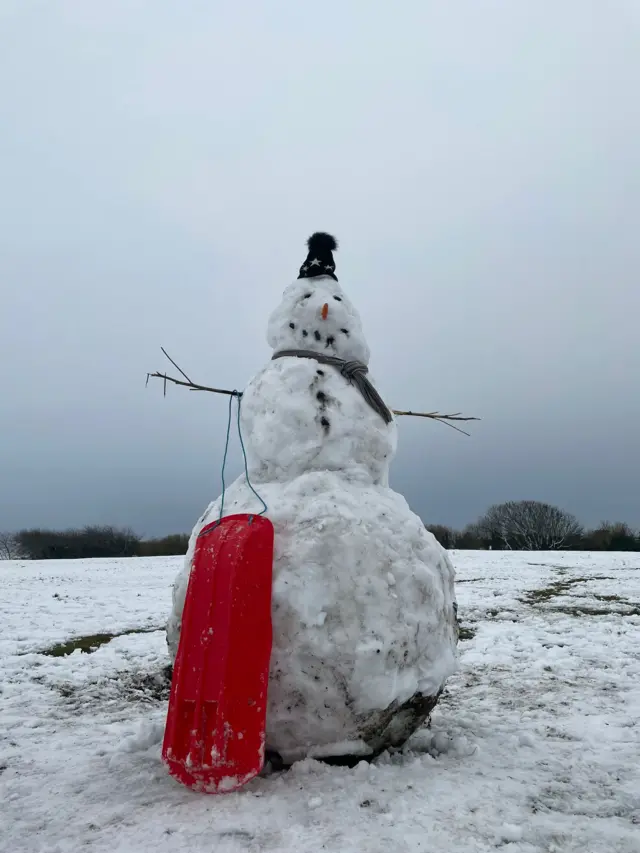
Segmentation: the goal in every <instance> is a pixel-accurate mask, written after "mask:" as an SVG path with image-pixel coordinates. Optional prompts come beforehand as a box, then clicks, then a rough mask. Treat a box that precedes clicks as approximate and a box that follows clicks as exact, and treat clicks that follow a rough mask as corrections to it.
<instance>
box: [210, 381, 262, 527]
mask: <svg viewBox="0 0 640 853" xmlns="http://www.w3.org/2000/svg"><path fill="white" fill-rule="evenodd" d="M234 398H235V399H236V400H237V401H238V417H237V425H238V438H239V439H240V447H241V448H242V458H243V460H244V475H245V478H246V480H247V486H249V488H250V489H251V491H252V492H253V494H254V495H255V496H256V497H257V498H258V500H259V501H260V503H261V504H262V506H263V509H262V511H261V512H259V513H258V515H264V513H265V512H266V511H267V505H266V503H265V502H264V500H263V499H262V498H261V497H260V495H259V494H258V493H257V492H256V490H255V489H254V488H253V485H252V483H251V480H250V479H249V465H248V463H247V451H246V450H245V447H244V440H243V438H242V427H241V426H240V403H241V400H242V392H241V391H232V392H231V393H230V394H229V417H228V418H227V437H226V439H225V442H224V455H223V457H222V471H221V477H222V497H221V498H220V517H219V518H218V522H220V521H222V516H223V514H224V499H225V495H226V493H227V484H226V482H225V478H224V475H225V468H226V466H227V456H228V454H229V439H230V438H231V409H232V406H233V400H234ZM252 518H253V516H252V515H250V516H249V524H251V519H252Z"/></svg>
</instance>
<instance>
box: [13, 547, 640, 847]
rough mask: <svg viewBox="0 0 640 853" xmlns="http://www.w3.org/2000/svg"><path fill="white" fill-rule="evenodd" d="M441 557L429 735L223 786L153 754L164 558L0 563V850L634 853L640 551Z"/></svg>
mask: <svg viewBox="0 0 640 853" xmlns="http://www.w3.org/2000/svg"><path fill="white" fill-rule="evenodd" d="M452 556H453V560H454V563H455V565H456V569H457V572H458V586H457V591H458V601H459V608H460V619H461V623H462V626H463V637H464V638H465V639H463V640H462V641H461V644H460V650H461V668H460V672H459V673H458V674H457V675H456V676H455V677H453V678H452V679H451V680H450V682H449V684H448V687H447V690H446V693H445V695H444V697H443V699H442V701H441V703H440V705H439V706H438V709H437V711H436V713H435V714H434V718H433V723H432V728H431V730H424V731H422V732H419V733H418V734H417V735H416V736H415V737H414V739H413V742H412V743H411V744H410V746H409V747H408V748H407V749H406V750H405V751H404V753H403V754H396V755H384V756H382V758H381V759H379V760H378V761H377V762H375V764H372V765H368V764H365V763H363V764H361V765H359V766H358V767H356V768H355V769H353V770H350V769H346V768H334V767H328V766H325V765H322V764H320V763H317V762H314V761H305V762H301V763H299V764H297V765H294V767H293V768H292V769H291V770H290V771H289V772H286V773H283V774H274V775H271V776H269V777H267V778H260V779H256V780H254V781H253V782H252V783H250V784H249V785H248V786H247V787H246V788H245V789H244V790H243V791H242V792H240V793H237V794H230V795H227V796H222V797H211V796H206V795H196V794H193V793H192V792H190V791H188V790H186V789H183V788H181V787H180V786H179V785H178V784H177V783H175V782H174V781H172V779H171V778H170V777H169V776H168V775H167V773H166V772H165V770H164V768H163V766H162V764H161V763H160V743H161V737H162V731H163V723H164V715H165V711H166V683H165V681H164V680H163V668H164V667H165V666H166V664H167V662H168V658H167V654H166V648H165V641H164V633H163V630H162V626H163V624H164V621H165V619H166V616H167V614H168V611H169V608H170V602H171V589H170V587H171V583H172V581H173V578H174V576H175V574H176V572H177V570H178V567H179V565H180V563H181V558H161V559H152V558H149V559H129V560H125V559H123V560H89V561H73V562H47V563H19V562H14V563H0V588H1V589H2V595H1V597H0V667H1V671H0V850H2V851H7V853H8V852H9V851H11V853H21V851H25V852H26V851H28V853H39V851H42V852H43V853H44V851H46V853H63V851H64V853H66V851H69V852H70V853H71V851H73V853H79V851H92V853H100V851H105V853H107V851H108V853H118V851H122V853H137V852H138V851H154V853H165V851H166V853H169V851H171V853H181V851H189V853H199V851H216V853H236V851H265V852H266V851H283V853H285V851H286V853H306V852H307V851H321V850H326V851H333V853H404V851H438V853H449V851H452V853H472V851H486V850H494V849H497V848H499V849H501V850H504V851H505V853H534V851H558V853H560V852H561V851H562V853H565V851H567V853H569V851H580V853H616V851H620V853H638V851H640V730H639V728H638V719H639V718H640V554H638V555H635V554H581V553H548V554H543V553H527V554H523V553H504V552H503V553H497V552H494V553H491V552H488V553H487V552H464V551H460V552H453V555H452ZM124 632H130V633H124ZM101 634H103V635H110V634H120V635H121V636H117V637H115V638H114V639H112V640H110V641H108V637H106V636H103V637H99V636H96V637H94V639H93V640H91V639H85V640H83V641H82V642H83V643H84V645H85V647H87V648H88V647H91V645H92V644H97V643H99V642H101V641H102V645H100V646H99V647H98V648H97V649H96V650H95V651H93V652H91V653H85V652H82V651H80V650H77V651H75V652H73V653H72V654H68V655H66V656H51V655H47V654H44V652H45V651H46V650H48V649H53V650H54V651H56V652H58V653H60V652H63V651H68V650H69V649H68V647H67V648H64V647H62V646H61V645H60V644H61V643H64V642H65V641H69V640H72V639H74V638H82V637H85V638H86V637H88V636H89V635H101Z"/></svg>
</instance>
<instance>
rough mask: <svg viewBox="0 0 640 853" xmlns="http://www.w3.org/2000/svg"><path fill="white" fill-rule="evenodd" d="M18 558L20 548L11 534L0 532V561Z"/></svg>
mask: <svg viewBox="0 0 640 853" xmlns="http://www.w3.org/2000/svg"><path fill="white" fill-rule="evenodd" d="M19 557H20V547H19V545H18V540H17V539H16V537H15V536H14V535H13V533H2V532H0V560H17V559H19Z"/></svg>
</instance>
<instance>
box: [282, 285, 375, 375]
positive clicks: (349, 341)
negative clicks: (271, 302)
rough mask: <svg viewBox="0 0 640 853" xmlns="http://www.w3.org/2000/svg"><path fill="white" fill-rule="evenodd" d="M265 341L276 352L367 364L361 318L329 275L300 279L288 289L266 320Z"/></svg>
mask: <svg viewBox="0 0 640 853" xmlns="http://www.w3.org/2000/svg"><path fill="white" fill-rule="evenodd" d="M267 340H268V342H269V346H271V347H273V349H274V351H275V352H278V351H279V350H287V349H300V350H311V351H312V352H317V353H321V354H324V355H334V356H337V357H338V358H344V359H346V360H347V361H351V360H353V361H361V362H363V364H368V363H369V347H368V346H367V342H366V341H365V339H364V334H363V332H362V323H361V321H360V316H359V315H358V312H357V311H356V309H355V308H354V307H353V305H352V304H351V302H350V300H349V298H348V297H347V296H346V295H345V293H344V291H343V290H342V288H341V287H340V285H339V284H338V282H337V281H335V280H334V279H333V278H330V277H329V276H315V277H313V278H300V279H298V280H297V281H295V282H294V283H293V284H290V285H289V287H287V289H286V290H285V292H284V294H283V297H282V302H281V303H280V305H279V306H278V307H277V308H276V310H275V311H274V312H273V314H272V315H271V317H270V319H269V327H268V330H267Z"/></svg>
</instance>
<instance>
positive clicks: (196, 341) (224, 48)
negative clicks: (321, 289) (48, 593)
mask: <svg viewBox="0 0 640 853" xmlns="http://www.w3.org/2000/svg"><path fill="white" fill-rule="evenodd" d="M638 9H639V6H638V3H637V2H636V0H628V2H623V0H614V2H611V3H604V2H601V0H562V2H540V0H529V2H527V0H518V2H508V0H500V2H497V0H496V2H489V0H447V2H444V0H411V1H410V0H398V2H395V3H389V2H377V0H325V2H324V3H322V4H321V6H320V7H319V6H318V5H317V4H312V5H309V4H307V3H301V2H299V0H280V2H277V0H272V2H259V1H258V0H252V2H243V0H236V2H224V3H223V2H215V0H188V1H187V2H180V3H177V2H168V0H109V2H103V3H98V2H93V3H87V2H85V0H75V2H70V0H66V2H65V0H57V2H55V3H51V2H49V0H46V1H45V0H41V2H36V0H2V3H0V289H1V299H0V388H1V396H0V529H3V528H4V529H14V528H19V527H23V526H35V525H50V526H55V527H58V526H70V525H81V524H85V523H115V524H127V525H131V526H133V527H134V528H135V529H136V530H138V531H139V532H140V533H142V534H146V535H152V534H162V533H168V532H172V531H178V530H184V531H188V530H190V529H191V527H192V526H193V524H194V523H195V521H196V520H197V518H198V516H199V514H200V513H201V512H202V510H203V509H204V507H205V505H206V504H207V503H208V502H209V501H210V500H212V499H213V498H215V497H217V495H218V494H219V491H220V462H221V457H222V447H223V442H224V431H225V425H226V399H225V398H223V397H217V396H214V395H204V394H202V395H201V394H195V393H189V392H187V391H185V390H182V389H178V388H175V389H170V391H169V393H168V395H167V398H166V399H163V396H162V387H161V385H160V384H158V385H154V384H150V386H149V387H148V388H147V389H146V390H145V387H144V380H145V374H146V372H147V371H148V370H155V369H159V368H160V369H164V368H165V367H166V363H165V362H164V361H163V357H162V354H161V352H160V346H161V345H162V346H165V347H166V348H167V349H168V351H169V352H170V353H171V354H172V355H173V356H174V357H175V358H176V359H177V360H178V361H179V363H180V364H181V365H182V366H183V367H184V368H185V369H186V370H187V372H188V373H190V375H192V378H194V379H195V380H196V381H200V382H203V383H207V384H215V385H218V386H221V387H228V388H234V387H237V388H242V387H244V385H245V384H246V382H247V381H248V379H249V378H250V377H251V375H252V374H253V373H255V372H257V371H258V370H259V369H260V368H261V367H262V366H263V364H264V363H265V362H266V361H267V360H268V359H269V357H270V350H269V349H268V347H267V344H266V340H265V333H266V322H267V318H268V315H269V313H270V312H271V310H272V309H273V308H274V307H275V305H277V304H278V302H279V300H280V296H281V293H282V290H283V289H284V288H285V286H286V285H287V284H288V283H289V282H290V281H291V280H292V279H293V278H295V277H296V275H297V270H298V267H299V266H300V264H301V263H302V261H303V260H304V257H305V246H304V242H305V240H306V238H307V236H308V235H309V234H310V233H311V232H312V231H314V230H316V229H323V230H328V231H331V232H332V233H334V234H335V235H336V236H337V237H338V239H339V240H340V244H341V248H340V251H339V253H337V255H336V262H337V272H338V276H339V278H340V282H341V284H342V286H343V287H344V289H345V290H346V291H347V292H348V294H349V296H350V297H351V298H352V300H353V301H354V303H355V304H356V306H357V307H358V308H359V310H360V312H361V315H362V319H363V323H364V327H365V333H366V336H367V339H368V342H369V345H370V347H371V351H372V362H371V368H372V372H373V374H374V376H375V378H376V381H377V382H378V385H379V387H380V389H381V391H382V392H383V394H384V396H385V397H386V399H387V402H388V403H389V404H390V405H391V406H393V407H396V408H399V407H402V408H412V409H422V410H425V409H426V410H433V409H438V410H441V411H445V410H449V411H451V410H454V411H460V410H461V411H463V412H464V413H466V414H471V415H477V416H479V417H481V418H482V421H481V423H479V424H477V425H475V426H474V427H473V429H472V437H471V438H466V437H464V436H461V435H459V434H457V433H455V432H454V431H452V430H449V429H447V428H445V427H443V426H441V425H438V424H435V423H430V422H427V421H421V420H413V419H404V420H403V421H402V422H401V423H400V446H399V451H398V455H397V458H396V461H395V463H394V466H393V469H392V485H393V486H394V487H395V488H396V489H397V490H399V491H401V492H403V493H404V494H405V495H406V497H407V499H408V500H409V502H410V503H411V505H412V507H413V508H414V509H415V510H416V511H417V512H418V513H419V514H420V515H421V516H422V517H423V518H424V519H425V520H426V521H427V522H446V523H451V524H455V525H463V524H465V523H466V522H468V521H472V520H474V518H476V517H477V516H478V515H479V514H480V513H481V512H482V511H483V510H484V509H485V508H486V507H487V506H488V505H489V504H491V503H493V502H496V501H503V500H507V499H521V498H532V499H538V500H545V501H549V502H552V503H555V504H558V505H560V506H562V507H564V508H566V509H568V510H570V511H573V512H574V513H575V514H576V515H577V516H578V517H579V518H580V519H581V520H582V521H584V522H586V523H597V522H598V521H599V520H601V519H603V518H607V519H621V520H626V521H628V522H631V523H632V524H634V525H638V526H640V426H639V424H640V282H639V269H640V231H639V223H640V133H639V131H640V100H639V96H638V92H639V91H640V11H638ZM237 470H238V453H237V447H236V448H235V450H234V462H233V466H232V472H231V473H235V472H237Z"/></svg>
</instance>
